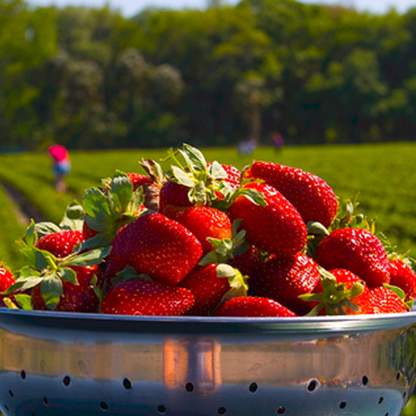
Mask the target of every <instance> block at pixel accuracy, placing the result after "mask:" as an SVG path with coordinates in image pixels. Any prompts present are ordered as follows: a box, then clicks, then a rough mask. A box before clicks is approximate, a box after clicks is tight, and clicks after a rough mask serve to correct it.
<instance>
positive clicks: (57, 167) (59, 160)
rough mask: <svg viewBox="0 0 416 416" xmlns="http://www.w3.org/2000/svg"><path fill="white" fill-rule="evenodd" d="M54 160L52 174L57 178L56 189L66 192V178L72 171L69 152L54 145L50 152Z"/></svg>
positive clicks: (62, 147)
mask: <svg viewBox="0 0 416 416" xmlns="http://www.w3.org/2000/svg"><path fill="white" fill-rule="evenodd" d="M48 153H49V156H50V157H51V158H52V163H53V165H52V172H53V174H54V177H55V188H56V190H57V191H58V192H66V184H65V177H66V176H67V175H68V173H69V172H70V171H71V162H70V160H69V154H68V150H66V149H65V147H64V146H60V145H58V144H54V145H52V146H51V147H50V148H49V150H48Z"/></svg>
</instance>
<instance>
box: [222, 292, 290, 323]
mask: <svg viewBox="0 0 416 416" xmlns="http://www.w3.org/2000/svg"><path fill="white" fill-rule="evenodd" d="M215 316H245V317H267V316H280V317H289V318H292V317H295V316H297V315H296V314H295V313H294V312H292V311H291V310H289V309H288V308H286V307H285V306H283V305H281V304H280V303H279V302H276V301H275V300H273V299H268V298H261V297H256V296H241V297H236V298H232V299H230V300H227V301H226V302H225V303H223V304H222V305H221V306H220V307H219V308H218V309H217V311H216V312H215Z"/></svg>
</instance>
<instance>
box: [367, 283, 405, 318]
mask: <svg viewBox="0 0 416 416" xmlns="http://www.w3.org/2000/svg"><path fill="white" fill-rule="evenodd" d="M400 312H408V308H407V306H406V304H405V303H404V301H403V299H402V298H401V297H400V296H399V295H398V294H397V293H396V291H394V290H392V289H391V288H389V287H386V286H377V287H374V288H371V289H370V301H369V302H368V304H367V305H366V307H365V308H362V313H367V314H378V313H400Z"/></svg>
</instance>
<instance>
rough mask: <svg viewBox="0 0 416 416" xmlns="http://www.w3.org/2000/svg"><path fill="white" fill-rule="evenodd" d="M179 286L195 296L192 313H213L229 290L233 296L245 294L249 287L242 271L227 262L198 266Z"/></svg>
mask: <svg viewBox="0 0 416 416" xmlns="http://www.w3.org/2000/svg"><path fill="white" fill-rule="evenodd" d="M179 286H180V287H185V288H187V289H189V290H190V291H191V292H192V293H193V295H194V296H195V303H194V306H193V307H192V308H191V309H190V310H189V314H190V315H212V314H213V311H214V310H215V308H216V307H217V306H218V305H219V303H220V302H221V300H222V299H223V297H224V296H225V295H226V294H227V292H228V294H230V295H232V296H235V295H236V293H238V294H239V295H243V294H246V293H247V289H248V288H247V285H246V282H245V279H244V277H243V276H242V275H241V273H240V272H239V271H238V270H236V269H234V268H233V267H231V266H229V265H225V264H209V265H207V266H196V267H195V268H194V269H193V270H192V271H191V272H190V273H189V274H188V275H187V276H186V277H185V279H184V280H183V281H182V282H181V283H180V284H179Z"/></svg>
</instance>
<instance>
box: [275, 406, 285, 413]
mask: <svg viewBox="0 0 416 416" xmlns="http://www.w3.org/2000/svg"><path fill="white" fill-rule="evenodd" d="M285 412H286V408H285V407H283V406H279V408H278V409H277V414H278V415H283V414H284V413H285Z"/></svg>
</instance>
